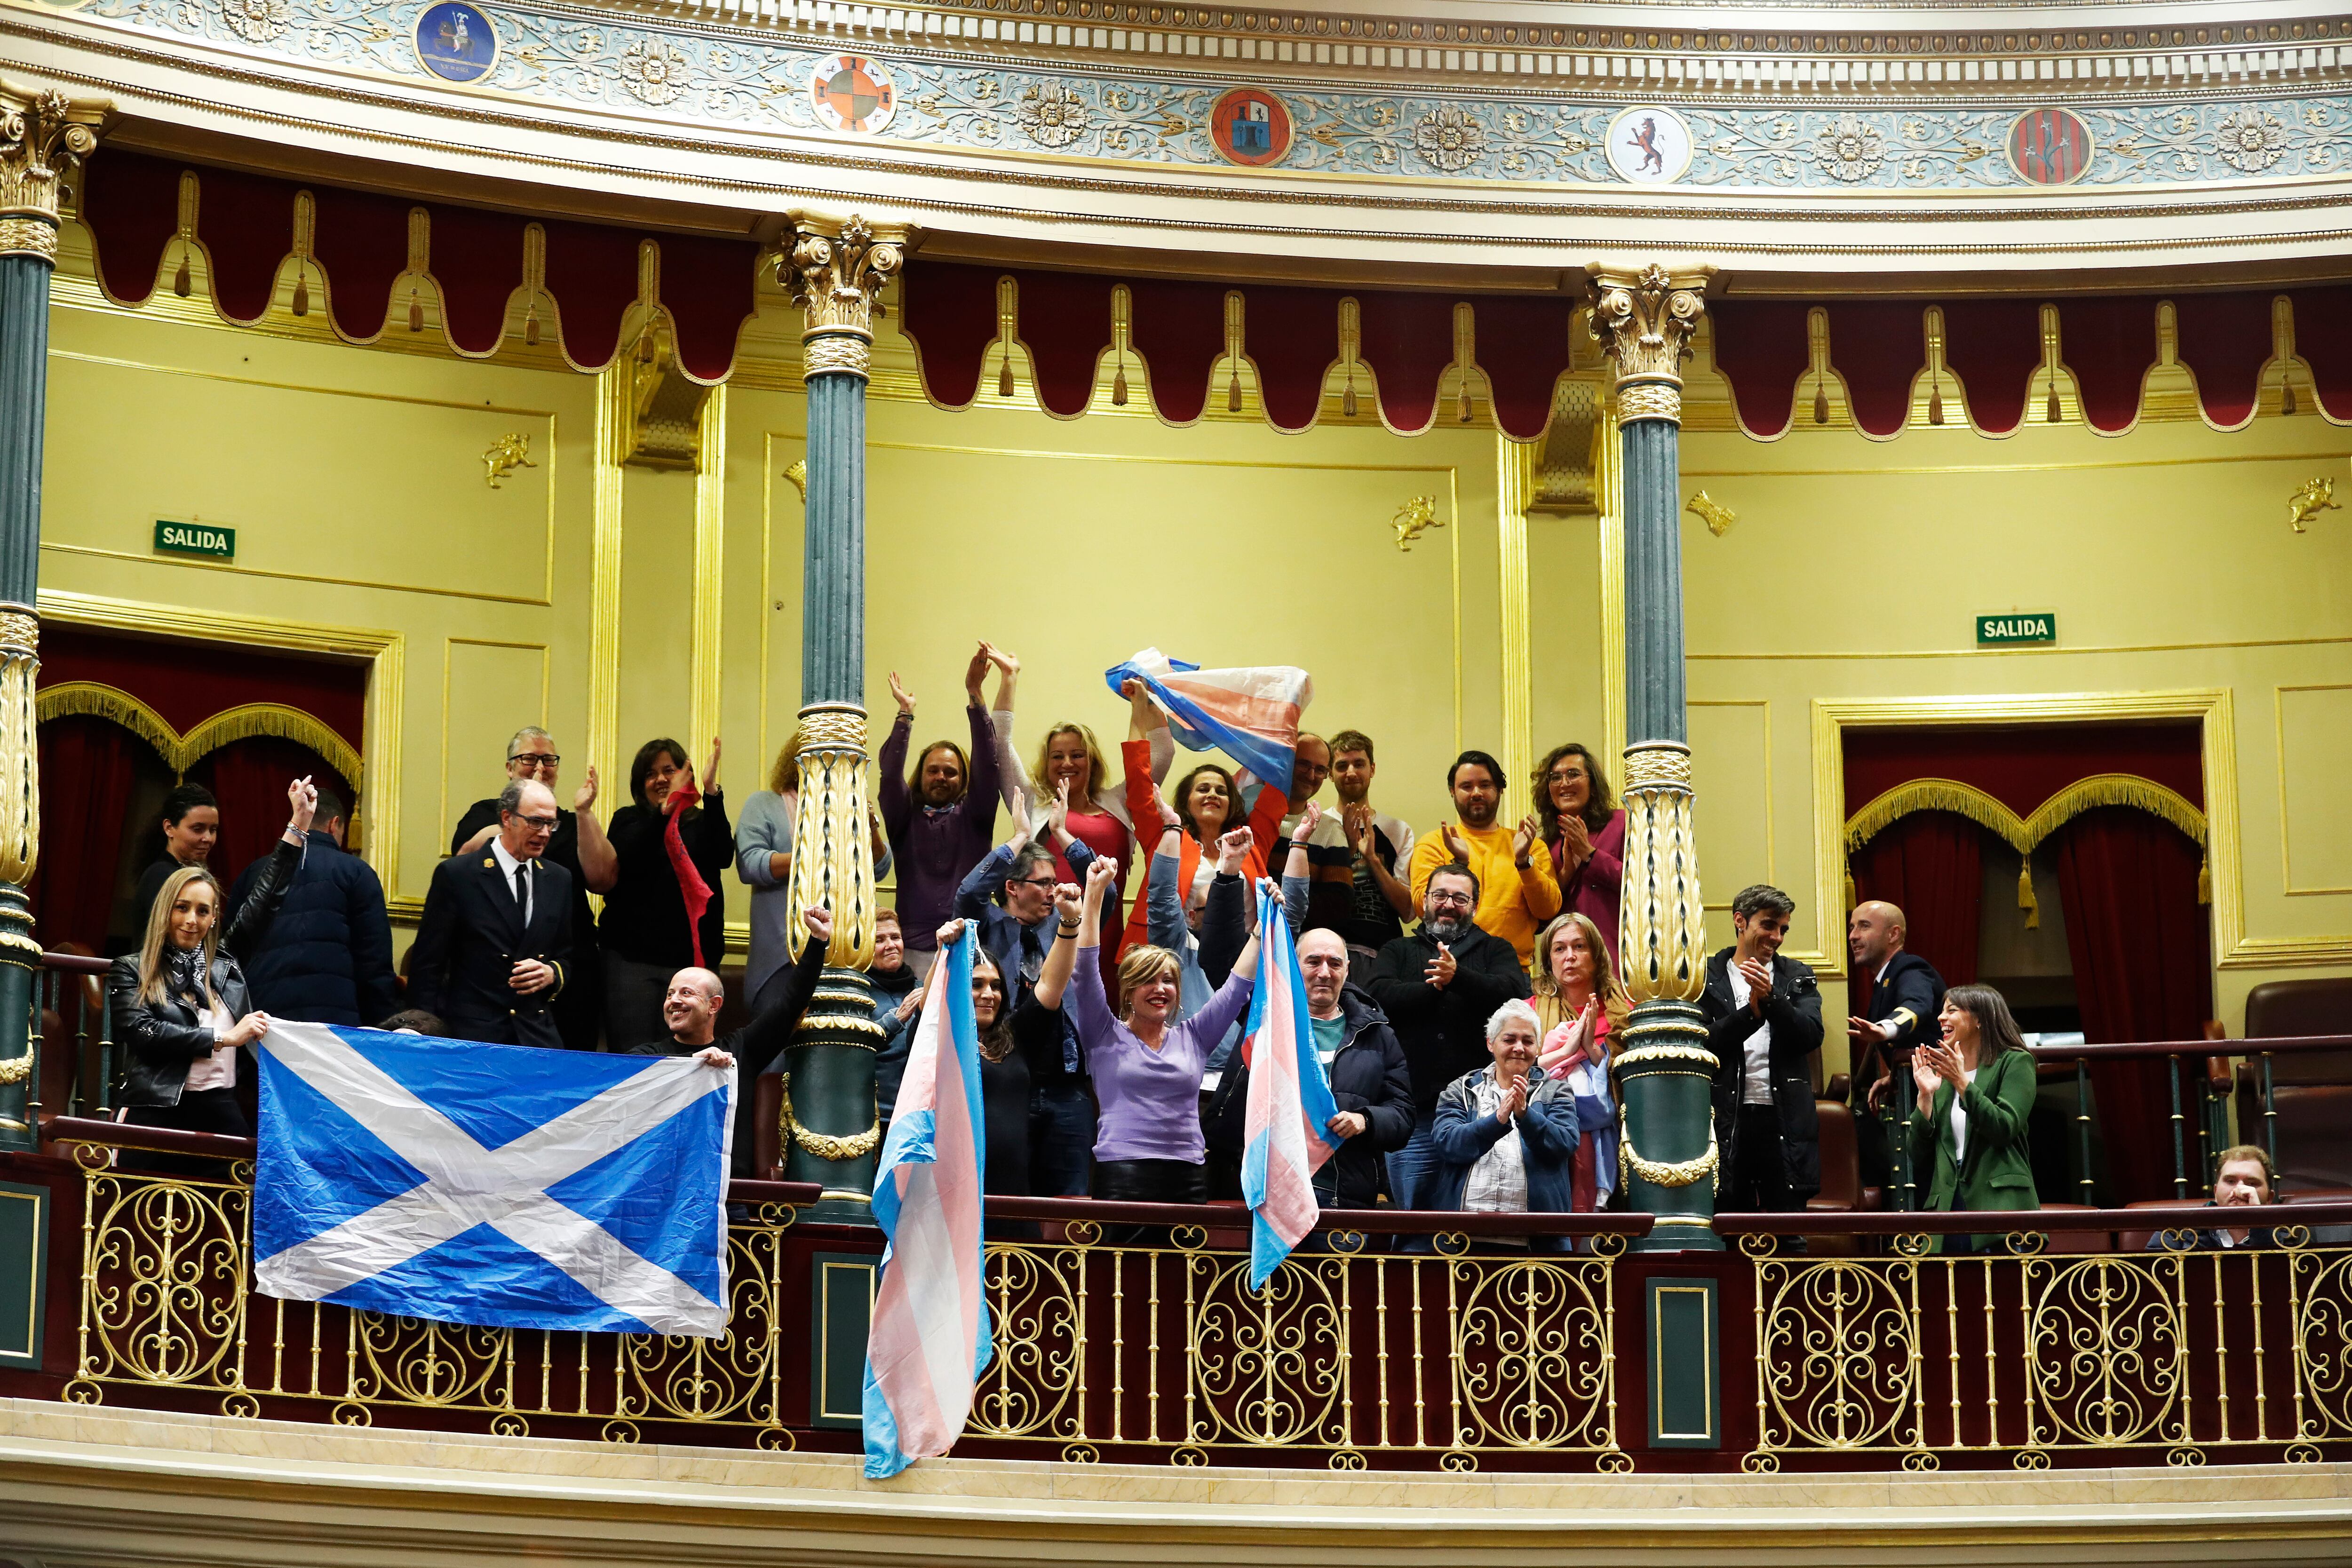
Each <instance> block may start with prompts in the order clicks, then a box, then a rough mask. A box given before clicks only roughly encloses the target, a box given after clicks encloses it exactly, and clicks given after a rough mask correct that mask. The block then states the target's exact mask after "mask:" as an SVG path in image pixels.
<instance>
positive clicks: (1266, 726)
mask: <svg viewBox="0 0 2352 1568" xmlns="http://www.w3.org/2000/svg"><path fill="white" fill-rule="evenodd" d="M1103 679H1105V680H1107V681H1108V682H1109V683H1110V689H1112V690H1113V691H1117V690H1118V689H1119V688H1120V687H1121V686H1123V685H1125V684H1126V683H1127V682H1128V681H1129V680H1140V681H1142V682H1143V684H1144V686H1145V687H1146V688H1147V689H1149V690H1150V693H1151V700H1153V701H1154V702H1156V703H1158V704H1159V706H1160V711H1161V712H1163V713H1165V714H1167V715H1168V725H1169V728H1170V729H1171V730H1173V731H1175V734H1176V738H1177V739H1178V740H1180V741H1181V742H1184V744H1185V745H1186V746H1188V747H1190V748H1191V749H1192V750H1193V751H1196V752H1213V751H1214V752H1224V753H1225V755H1227V756H1229V757H1231V758H1233V759H1234V761H1235V762H1237V763H1241V764H1242V766H1244V767H1245V768H1247V769H1249V771H1250V772H1251V773H1255V774H1256V775H1257V776H1258V778H1259V780H1260V781H1261V782H1263V783H1265V784H1272V785H1273V786H1274V787H1275V788H1276V789H1280V790H1288V789H1289V788H1290V763H1291V753H1292V752H1295V751H1297V749H1298V715H1299V714H1300V713H1301V712H1302V711H1304V710H1305V709H1306V707H1307V704H1308V703H1309V702H1312V701H1314V700H1315V683H1314V682H1313V681H1312V680H1310V679H1307V672H1306V671H1305V670H1303V669H1295V668H1291V667H1290V666H1289V665H1286V664H1265V665H1249V666H1244V667H1243V668H1235V669H1202V668H1201V667H1200V666H1199V665H1197V664H1186V663H1185V662H1184V661H1183V660H1181V659H1172V658H1169V657H1168V656H1167V655H1165V654H1163V653H1161V652H1160V650H1159V649H1158V648H1156V647H1148V648H1145V649H1144V650H1143V651H1142V652H1141V653H1139V654H1137V655H1136V656H1135V657H1134V658H1130V659H1129V660H1128V661H1127V662H1126V663H1124V664H1116V665H1113V666H1111V668H1108V669H1107V670H1105V671H1103Z"/></svg>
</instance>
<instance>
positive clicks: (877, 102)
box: [809, 55, 898, 136]
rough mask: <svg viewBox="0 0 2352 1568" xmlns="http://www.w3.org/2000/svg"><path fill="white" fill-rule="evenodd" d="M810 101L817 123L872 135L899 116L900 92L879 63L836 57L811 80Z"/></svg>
mask: <svg viewBox="0 0 2352 1568" xmlns="http://www.w3.org/2000/svg"><path fill="white" fill-rule="evenodd" d="M809 98H810V100H812V101H813V102H814V104H815V105H816V118H817V122H818V123H819V124H821V125H823V126H824V128H825V129H826V130H828V131H848V132H856V133H859V134H862V135H868V136H870V135H872V134H873V133H874V132H877V131H879V130H881V129H882V128H883V127H884V126H885V125H887V124H889V123H890V116H891V115H893V114H895V113H897V112H898V85H897V84H896V83H895V82H893V81H892V80H891V79H890V73H889V72H888V71H887V70H884V69H883V68H882V66H881V63H880V62H879V61H877V60H872V59H868V58H866V57H865V56H863V55H832V56H828V57H827V58H824V59H821V60H819V61H817V63H816V69H815V70H814V71H813V72H812V73H810V76H809Z"/></svg>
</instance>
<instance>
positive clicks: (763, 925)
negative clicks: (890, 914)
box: [735, 789, 890, 1004]
mask: <svg viewBox="0 0 2352 1568" xmlns="http://www.w3.org/2000/svg"><path fill="white" fill-rule="evenodd" d="M796 800H797V797H796V796H793V797H788V796H785V795H778V794H777V793H776V792H775V791H773V790H767V789H763V790H755V791H753V792H752V794H751V798H750V799H748V800H746V801H745V802H744V803H743V814H742V815H741V816H739V817H737V818H736V819H735V874H736V875H737V876H738V877H740V878H741V879H743V881H744V883H745V884H746V885H747V886H749V887H750V888H751V954H750V956H749V957H747V958H746V959H745V960H744V963H743V1000H744V1001H745V1003H747V1004H748V1003H750V1002H751V1000H752V999H753V998H754V997H756V996H758V995H759V994H760V987H761V986H762V985H764V984H767V983H768V977H769V976H770V975H772V974H773V973H775V972H776V971H777V970H779V969H782V968H783V967H784V965H786V964H788V963H792V962H793V959H794V957H795V956H796V955H795V953H794V952H793V934H792V932H791V931H787V930H785V929H784V907H785V905H787V904H788V903H790V902H791V901H792V889H789V888H787V887H785V886H784V884H783V883H782V882H779V881H778V880H776V879H775V878H774V877H772V876H771V875H769V873H768V857H769V856H771V855H789V854H791V853H792V852H793V810H794V808H795V803H796ZM889 874H890V851H889V850H888V849H887V848H886V849H884V850H883V851H882V858H881V859H880V860H879V861H877V862H876V864H875V867H874V879H875V880H876V881H877V882H878V881H880V880H881V879H883V878H885V877H887V876H888V875H889Z"/></svg>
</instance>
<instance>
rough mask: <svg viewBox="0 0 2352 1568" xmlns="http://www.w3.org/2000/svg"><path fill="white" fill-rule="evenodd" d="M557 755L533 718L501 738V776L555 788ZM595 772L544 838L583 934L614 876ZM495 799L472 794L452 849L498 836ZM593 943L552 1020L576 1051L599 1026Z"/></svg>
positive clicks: (474, 849)
mask: <svg viewBox="0 0 2352 1568" xmlns="http://www.w3.org/2000/svg"><path fill="white" fill-rule="evenodd" d="M562 762H563V758H562V754H561V753H560V752H557V751H556V749H555V742H554V741H553V740H551V738H550V737H549V735H548V733H547V731H544V730H542V729H541V728H540V727H539V726H538V725H536V724H527V725H525V726H524V727H523V728H521V729H520V730H517V731H515V733H514V739H512V740H510V741H509V742H507V779H508V782H509V783H512V782H514V781H516V780H521V781H523V782H525V783H530V784H544V785H545V786H546V787H547V789H548V790H549V791H550V793H552V792H553V791H554V789H555V777H556V771H557V769H558V768H559V767H560V766H561V765H562ZM596 790H597V783H596V770H595V768H594V767H593V765H592V766H591V767H589V768H588V769H587V773H586V782H585V783H583V784H581V786H580V787H579V788H578V789H577V790H575V791H573V792H572V809H571V810H570V811H564V810H562V809H558V810H557V812H556V814H555V816H556V826H555V835H554V837H552V838H551V839H550V840H549V841H548V846H547V853H546V855H545V856H544V857H543V858H544V859H545V860H546V861H547V863H548V864H549V865H551V866H561V867H562V868H564V870H566V871H568V872H569V873H571V876H572V930H573V931H579V932H583V933H585V932H588V931H593V930H594V929H595V917H594V916H593V914H592V913H591V912H590V911H589V909H588V895H589V894H591V893H609V892H611V891H612V890H613V885H614V882H615V881H617V880H618V879H619V878H620V861H619V859H618V858H616V857H615V856H614V853H613V846H612V842H611V841H610V840H609V839H607V838H606V837H604V825H603V824H601V823H599V822H598V821H597V820H596V816H595V813H594V810H593V807H594V806H595V805H596ZM498 832H499V803H498V801H497V800H496V799H491V800H478V801H476V802H475V803H474V804H473V805H471V806H469V807H467V811H466V815H465V816H462V817H460V818H458V821H457V832H456V833H454V834H452V835H451V836H450V839H449V852H450V853H451V854H452V855H461V856H462V855H474V854H478V853H480V852H481V851H482V849H483V848H484V847H486V846H487V845H488V843H489V842H490V840H491V839H493V838H495V837H498ZM596 957H597V953H596V944H595V943H594V942H581V943H580V947H579V952H578V953H577V954H576V955H575V961H574V963H573V965H572V984H569V985H567V986H565V987H564V988H563V994H562V996H560V997H558V998H557V999H556V1004H555V1026H556V1027H557V1028H558V1029H560V1030H562V1034H563V1043H564V1044H565V1045H566V1046H568V1047H571V1048H572V1049H573V1050H575V1051H593V1050H594V1049H595V1048H596V1037H597V1034H598V1031H599V1029H600V1027H601V1026H602V1024H603V1020H604V1014H603V1010H602V1008H601V1006H600V1005H599V1003H600V999H601V998H602V996H603V995H604V978H603V975H602V974H601V973H600V972H599V969H598V965H597V962H596ZM633 1044H635V1042H634V1041H626V1042H623V1041H615V1042H614V1049H615V1050H620V1049H625V1048H626V1047H627V1046H629V1045H633Z"/></svg>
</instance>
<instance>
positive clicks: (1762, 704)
mask: <svg viewBox="0 0 2352 1568" xmlns="http://www.w3.org/2000/svg"><path fill="white" fill-rule="evenodd" d="M1683 706H1684V707H1685V708H1686V709H1688V708H1756V709H1760V710H1763V715H1764V880H1765V881H1767V882H1769V883H1770V884H1772V885H1773V886H1774V887H1779V886H1780V873H1779V870H1778V866H1779V863H1780V834H1779V833H1778V831H1776V829H1777V827H1778V821H1777V819H1776V816H1775V814H1774V812H1773V809H1772V700H1771V699H1770V698H1768V697H1722V698H1698V697H1694V698H1691V699H1689V700H1686V701H1685V703H1684V704H1683ZM1694 755H1696V750H1694ZM1706 805H1707V801H1706V796H1705V795H1700V796H1698V797H1697V799H1696V801H1695V802H1694V804H1693V806H1692V810H1693V812H1694V814H1697V813H1703V812H1705V811H1706ZM1702 869H1704V867H1703V866H1702ZM1715 885H1716V886H1717V887H1718V888H1719V887H1721V886H1723V879H1722V878H1721V877H1717V879H1716V880H1715ZM1742 886H1745V884H1742ZM1735 890H1736V889H1735ZM1706 908H1707V909H1709V910H1728V909H1730V908H1731V900H1729V899H1726V900H1723V902H1721V903H1719V904H1708V905H1706ZM1824 929H1825V930H1826V928H1824ZM1828 946H1829V942H1828V938H1827V936H1826V934H1825V935H1824V936H1823V938H1822V949H1823V951H1822V952H1797V951H1794V950H1790V952H1789V956H1790V958H1793V959H1798V960H1801V962H1803V963H1810V964H1811V965H1813V966H1814V967H1815V968H1819V967H1821V965H1822V963H1826V962H1827V961H1828V953H1827V949H1828Z"/></svg>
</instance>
